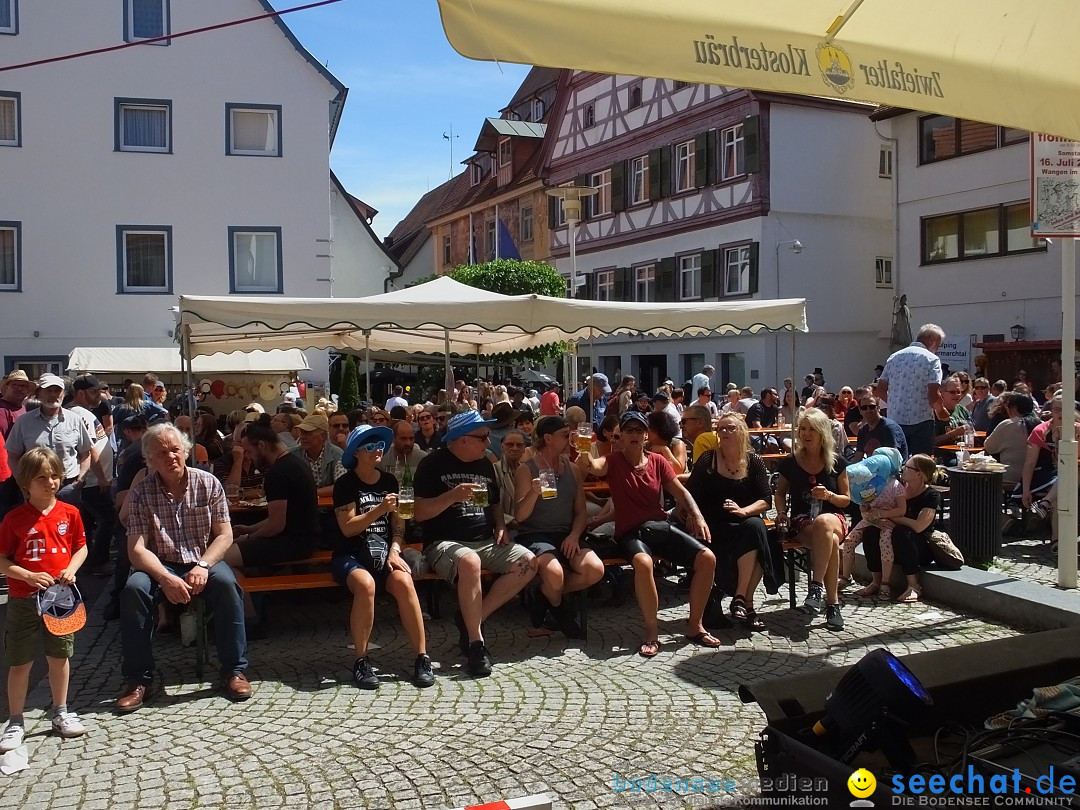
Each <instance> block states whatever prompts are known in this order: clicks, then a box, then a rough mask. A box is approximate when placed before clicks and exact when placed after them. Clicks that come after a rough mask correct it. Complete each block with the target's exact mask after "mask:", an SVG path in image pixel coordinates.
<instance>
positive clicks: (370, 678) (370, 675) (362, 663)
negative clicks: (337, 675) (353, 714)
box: [352, 658, 379, 689]
mask: <svg viewBox="0 0 1080 810" xmlns="http://www.w3.org/2000/svg"><path fill="white" fill-rule="evenodd" d="M352 679H353V683H355V684H356V685H357V686H358V687H360V688H361V689H378V688H379V679H378V678H377V677H376V676H375V670H373V669H372V668H371V664H369V663H368V660H367V658H357V659H356V663H355V664H353V670H352Z"/></svg>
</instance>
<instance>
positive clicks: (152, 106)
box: [115, 98, 172, 154]
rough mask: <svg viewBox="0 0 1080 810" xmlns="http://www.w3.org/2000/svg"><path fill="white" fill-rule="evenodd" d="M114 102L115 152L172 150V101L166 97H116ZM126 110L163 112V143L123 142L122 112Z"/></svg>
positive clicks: (165, 151) (166, 152) (162, 152)
mask: <svg viewBox="0 0 1080 810" xmlns="http://www.w3.org/2000/svg"><path fill="white" fill-rule="evenodd" d="M115 104H116V142H115V146H116V151H117V152H156V153H159V154H170V153H171V152H172V102H171V101H168V100H166V99H137V98H118V99H116V100H115ZM128 110H157V111H160V112H163V113H164V114H165V145H164V146H143V145H140V144H127V143H124V113H125V112H127V111H128Z"/></svg>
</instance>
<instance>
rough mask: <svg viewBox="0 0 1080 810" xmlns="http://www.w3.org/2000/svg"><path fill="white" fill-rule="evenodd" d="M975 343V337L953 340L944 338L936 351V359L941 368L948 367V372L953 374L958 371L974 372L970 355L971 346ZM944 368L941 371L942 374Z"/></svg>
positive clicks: (967, 336)
mask: <svg viewBox="0 0 1080 810" xmlns="http://www.w3.org/2000/svg"><path fill="white" fill-rule="evenodd" d="M974 342H975V335H966V336H963V337H957V338H953V337H950V336H948V335H947V336H946V337H945V342H944V343H942V344H941V347H940V348H939V349H938V351H937V356H938V359H939V360H941V364H942V366H945V365H948V367H949V371H950V372H951V373H953V374H955V373H956V372H958V371H969V372H970V371H974V370H975V364H974V360H973V359H972V354H971V344H972V343H974ZM944 370H945V369H944V368H942V371H943V372H944Z"/></svg>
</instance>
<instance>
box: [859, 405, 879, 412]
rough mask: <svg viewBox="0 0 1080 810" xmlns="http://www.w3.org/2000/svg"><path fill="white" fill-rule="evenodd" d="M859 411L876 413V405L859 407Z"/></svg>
mask: <svg viewBox="0 0 1080 810" xmlns="http://www.w3.org/2000/svg"><path fill="white" fill-rule="evenodd" d="M859 410H860V411H876V410H877V405H860V406H859Z"/></svg>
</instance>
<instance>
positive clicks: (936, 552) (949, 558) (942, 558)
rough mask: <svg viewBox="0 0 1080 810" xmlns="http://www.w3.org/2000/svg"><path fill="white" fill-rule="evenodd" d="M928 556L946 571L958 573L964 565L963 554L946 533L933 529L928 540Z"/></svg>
mask: <svg viewBox="0 0 1080 810" xmlns="http://www.w3.org/2000/svg"><path fill="white" fill-rule="evenodd" d="M929 546H930V556H931V557H932V558H933V560H934V562H935V563H936V564H938V565H939V566H941V567H942V568H944V569H946V570H948V571H959V570H960V568H961V567H963V565H964V554H963V552H961V551H960V549H958V548H957V547H956V543H954V542H953V541H952V538H951V537H949V535H948V534H947V533H946V532H943V531H940V530H938V529H935V530H934V531H933V532H931V533H930V538H929Z"/></svg>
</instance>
